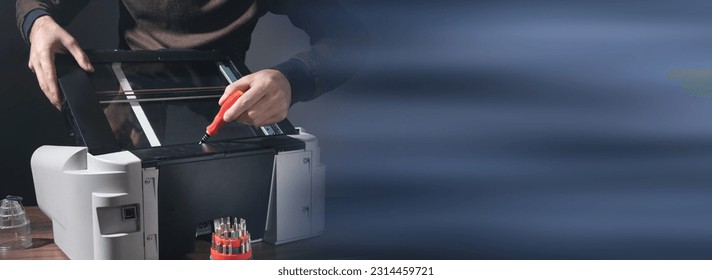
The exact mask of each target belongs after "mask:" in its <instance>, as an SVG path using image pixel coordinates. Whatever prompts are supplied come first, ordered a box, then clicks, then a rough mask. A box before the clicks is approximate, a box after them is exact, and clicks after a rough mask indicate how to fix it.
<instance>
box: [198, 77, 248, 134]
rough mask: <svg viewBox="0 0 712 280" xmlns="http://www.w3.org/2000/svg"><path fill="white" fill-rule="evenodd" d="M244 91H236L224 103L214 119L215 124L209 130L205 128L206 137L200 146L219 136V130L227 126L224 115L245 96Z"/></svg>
mask: <svg viewBox="0 0 712 280" xmlns="http://www.w3.org/2000/svg"><path fill="white" fill-rule="evenodd" d="M243 94H244V93H242V91H239V90H236V91H233V92H232V93H231V94H230V95H229V96H228V97H227V100H225V102H223V104H222V106H220V111H219V112H218V114H217V115H216V116H215V119H213V123H211V124H210V125H209V126H208V127H207V128H205V135H204V136H203V138H201V139H200V142H198V144H203V143H205V141H207V140H208V138H210V136H215V135H216V134H218V130H219V129H220V127H221V126H223V125H224V124H225V120H224V119H223V115H225V111H227V109H229V108H230V107H232V104H235V102H236V101H237V100H238V99H239V98H240V97H241V96H242V95H243Z"/></svg>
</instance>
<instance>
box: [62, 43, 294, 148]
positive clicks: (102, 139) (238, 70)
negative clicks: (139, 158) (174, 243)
mask: <svg viewBox="0 0 712 280" xmlns="http://www.w3.org/2000/svg"><path fill="white" fill-rule="evenodd" d="M87 55H88V56H89V59H90V60H91V62H92V64H93V65H94V68H95V71H94V72H93V73H87V72H85V71H83V70H82V69H81V68H79V66H77V64H76V62H74V61H73V60H72V59H71V57H69V56H58V57H57V74H58V80H59V86H60V89H61V92H62V94H63V96H64V103H63V106H62V110H63V111H64V112H65V116H66V117H67V120H68V124H69V126H70V127H71V129H72V130H73V133H74V134H75V136H76V138H77V142H79V144H82V145H85V146H87V148H88V149H89V152H90V153H92V154H94V155H97V154H104V153H111V152H117V151H121V150H130V151H132V152H134V151H141V150H145V151H142V152H135V154H143V155H155V154H159V153H160V154H163V155H164V156H165V154H166V152H167V151H166V149H167V148H169V147H172V146H184V147H183V148H181V149H177V150H176V151H183V153H186V152H185V151H186V148H185V147H189V148H188V149H187V150H189V151H190V152H188V153H189V154H190V155H195V154H196V153H197V154H201V153H216V152H225V151H226V150H230V146H231V145H233V144H230V143H235V144H234V145H238V146H241V147H243V148H244V147H245V145H247V146H250V145H252V146H254V145H257V146H255V147H254V148H253V149H256V148H258V147H260V146H262V145H260V144H259V143H270V144H275V143H277V144H278V143H279V142H280V139H282V140H283V142H285V143H286V144H287V145H292V146H293V145H294V144H295V143H294V142H293V141H291V140H290V139H291V138H290V137H286V135H287V134H295V133H297V132H296V130H295V128H294V126H292V124H291V123H290V122H289V121H288V120H286V119H285V120H284V121H282V122H280V123H278V124H274V125H268V126H264V127H252V126H248V125H243V124H238V123H228V124H226V125H225V126H223V127H222V129H221V130H220V133H219V134H218V135H215V136H214V137H211V138H210V140H209V143H210V142H213V144H214V145H215V144H217V143H216V142H225V143H221V144H219V145H218V146H219V147H220V148H208V149H205V148H200V145H197V144H196V143H197V142H198V141H199V140H200V138H201V136H203V134H204V133H205V127H206V126H207V125H208V124H210V122H211V121H212V119H213V117H214V116H215V114H216V113H217V112H218V110H219V106H218V104H217V101H218V99H219V98H220V96H221V95H222V93H223V91H224V89H225V87H226V86H227V85H229V84H230V83H231V82H233V81H236V80H237V79H239V78H240V77H242V76H244V75H247V74H248V73H249V71H248V69H247V67H245V66H244V64H242V62H241V61H239V60H236V59H234V58H232V57H230V56H228V55H224V54H221V53H218V52H214V51H189V50H185V51H184V50H180V51H176V50H162V51H122V50H110V51H87ZM267 136H268V138H275V139H272V140H269V141H260V140H259V139H255V138H260V137H262V138H264V137H267ZM275 141H276V142H275ZM287 142H288V143H287ZM255 143H257V144H255ZM188 144H192V146H188ZM250 147H251V146H250ZM184 156H185V155H184Z"/></svg>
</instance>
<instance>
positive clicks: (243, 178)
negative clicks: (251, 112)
mask: <svg viewBox="0 0 712 280" xmlns="http://www.w3.org/2000/svg"><path fill="white" fill-rule="evenodd" d="M88 55H89V58H90V60H91V61H92V64H93V65H94V67H95V72H93V73H87V72H84V71H83V70H82V69H80V68H79V67H78V66H77V65H76V62H74V61H72V60H71V58H70V57H61V56H60V57H57V76H58V80H59V85H60V89H61V92H62V94H63V97H64V103H63V108H62V111H63V112H64V115H65V117H66V120H67V126H68V128H69V130H70V133H72V134H73V135H74V136H75V138H76V141H77V146H42V147H40V148H39V149H37V150H36V151H35V153H34V154H33V156H32V160H31V165H32V173H33V179H34V184H35V191H36V193H37V201H38V205H39V207H40V208H41V209H42V211H43V212H44V213H45V214H47V216H48V217H50V218H51V219H52V224H53V230H54V237H55V242H56V243H57V245H58V246H59V247H60V248H61V249H62V250H63V251H64V253H65V254H67V256H68V257H70V258H71V259H157V258H161V259H173V258H181V257H182V256H184V254H186V253H189V252H192V251H193V250H194V246H195V245H194V243H195V240H196V235H198V234H200V233H201V232H200V231H201V230H200V227H203V230H204V231H207V232H211V231H210V226H212V222H210V221H212V220H213V219H215V218H219V217H227V216H231V217H240V218H244V219H246V220H247V225H248V228H249V231H250V233H251V236H252V239H253V240H255V241H260V240H264V241H267V242H270V243H273V244H280V243H284V242H289V241H293V240H299V239H303V238H307V237H311V236H315V235H318V234H320V233H321V232H322V231H323V228H324V169H325V168H324V166H323V165H322V164H321V162H320V158H319V147H318V144H317V140H316V138H315V137H314V136H313V135H310V134H307V133H306V132H304V131H303V130H301V129H298V128H295V127H294V126H293V125H292V124H291V123H290V122H289V121H288V120H286V119H285V120H284V121H282V122H280V123H277V124H273V125H268V126H264V127H252V126H247V125H241V124H238V123H228V124H226V125H225V126H223V127H222V129H221V130H220V133H219V134H218V135H216V136H213V137H211V138H210V139H209V140H208V142H207V143H205V144H202V145H199V144H197V142H198V141H199V140H200V138H201V136H202V135H203V134H204V133H205V127H206V126H207V125H208V124H209V123H210V122H211V121H212V119H213V117H214V116H215V114H216V113H217V112H218V110H219V106H218V104H217V100H218V99H219V97H220V96H221V95H222V93H223V91H224V88H225V87H226V86H227V85H229V84H230V83H231V82H233V81H236V80H237V79H239V78H240V77H242V76H244V75H246V74H248V73H249V72H248V70H247V68H246V67H245V66H244V65H243V64H242V63H241V62H240V61H239V60H236V59H233V58H231V57H229V56H226V55H223V54H220V53H217V52H199V51H117V50H111V51H94V52H88ZM206 227H207V228H206ZM196 229H198V230H197V231H196Z"/></svg>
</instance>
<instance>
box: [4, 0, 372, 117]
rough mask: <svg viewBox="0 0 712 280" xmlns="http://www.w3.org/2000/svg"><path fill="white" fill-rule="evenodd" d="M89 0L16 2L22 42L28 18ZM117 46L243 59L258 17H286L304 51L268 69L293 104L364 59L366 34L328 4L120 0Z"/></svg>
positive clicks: (67, 10) (66, 15)
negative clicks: (281, 79) (303, 38)
mask: <svg viewBox="0 0 712 280" xmlns="http://www.w3.org/2000/svg"><path fill="white" fill-rule="evenodd" d="M88 2H89V1H88V0H65V1H62V0H51V1H41V0H17V3H16V10H17V13H16V16H17V26H18V28H19V29H20V31H21V32H22V35H23V38H25V40H27V38H28V36H29V31H30V30H31V28H32V24H33V23H34V21H35V19H37V18H38V17H40V16H43V15H50V16H52V18H54V19H55V20H56V21H57V22H58V23H59V24H60V25H66V24H68V23H69V22H70V21H71V20H72V19H73V18H74V16H75V15H76V14H77V13H78V12H79V11H81V10H82V9H83V8H84V7H85V6H86V4H87V3H88ZM121 2H122V3H121V5H119V6H120V17H119V32H120V34H119V42H120V44H121V46H120V48H124V49H132V50H156V49H169V48H181V49H199V50H212V49H214V50H219V51H223V52H227V53H231V54H233V55H235V56H237V57H239V58H242V59H243V60H244V58H245V53H246V52H247V49H248V48H249V47H250V36H251V34H252V31H253V30H254V28H255V25H256V23H257V20H258V19H259V18H260V17H261V16H263V15H265V14H266V13H267V12H272V13H275V14H283V15H287V16H288V17H289V20H290V21H291V22H292V24H294V26H296V27H298V28H300V29H302V30H304V31H305V32H306V33H307V34H308V35H309V37H310V43H311V49H310V50H308V51H306V52H302V53H299V54H297V55H295V56H294V57H292V58H291V59H289V60H287V61H286V62H283V63H281V64H278V65H276V66H274V67H273V68H274V69H277V70H279V71H280V72H282V73H283V74H284V75H285V76H286V77H287V79H288V80H289V83H290V85H291V87H292V104H294V103H296V102H299V101H306V100H311V99H314V98H316V97H318V96H319V95H321V94H323V93H325V92H327V91H330V90H332V89H334V88H336V87H337V86H339V85H341V84H343V83H344V82H345V81H346V80H348V79H349V78H350V77H351V76H352V75H353V74H354V72H355V71H356V70H357V69H358V65H359V63H358V62H360V61H362V60H363V53H364V51H363V47H364V43H365V41H366V37H367V36H366V32H365V30H364V29H363V27H362V26H361V25H360V24H359V22H358V20H357V19H356V18H355V17H354V16H353V15H351V14H349V13H348V12H347V11H346V10H345V9H344V8H343V7H342V6H341V5H339V4H338V2H336V1H330V0H193V1H186V0H183V1H175V0H174V1H169V0H163V1H156V0H154V1H145V0H122V1H121Z"/></svg>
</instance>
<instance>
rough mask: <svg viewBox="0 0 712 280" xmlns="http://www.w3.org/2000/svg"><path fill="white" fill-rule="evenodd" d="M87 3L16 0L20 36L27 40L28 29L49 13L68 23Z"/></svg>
mask: <svg viewBox="0 0 712 280" xmlns="http://www.w3.org/2000/svg"><path fill="white" fill-rule="evenodd" d="M88 3H89V0H66V1H60V0H44V1H43V0H17V2H15V18H16V19H17V28H18V29H20V32H21V33H22V38H23V39H25V41H26V42H29V40H28V38H29V36H30V30H31V29H32V24H33V23H34V22H35V20H36V19H37V18H39V17H41V16H44V15H49V16H51V17H52V18H53V19H54V20H55V21H57V23H59V24H60V25H62V26H64V25H67V24H69V22H71V21H72V19H74V17H75V16H76V15H77V13H78V12H79V11H81V10H82V9H83V8H84V7H85V6H86V5H87V4H88Z"/></svg>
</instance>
